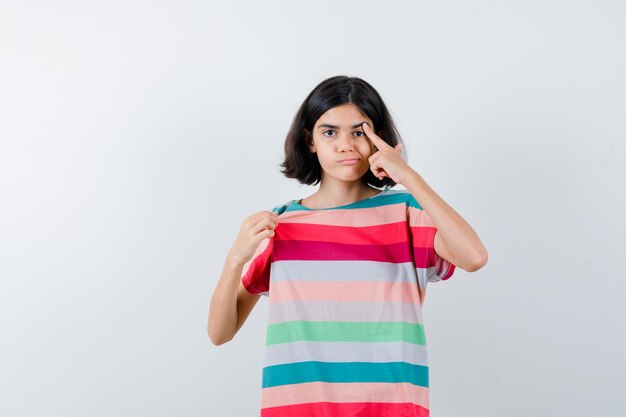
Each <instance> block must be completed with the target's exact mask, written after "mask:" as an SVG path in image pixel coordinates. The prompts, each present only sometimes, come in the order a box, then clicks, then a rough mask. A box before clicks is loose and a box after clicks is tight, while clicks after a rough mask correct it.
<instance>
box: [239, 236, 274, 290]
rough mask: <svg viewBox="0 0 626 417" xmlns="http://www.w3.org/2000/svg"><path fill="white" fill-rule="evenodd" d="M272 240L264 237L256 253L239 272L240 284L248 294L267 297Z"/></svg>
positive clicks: (272, 247)
mask: <svg viewBox="0 0 626 417" xmlns="http://www.w3.org/2000/svg"><path fill="white" fill-rule="evenodd" d="M273 249H274V238H273V237H266V238H265V239H263V240H262V241H261V243H259V246H258V247H257V249H256V252H255V253H254V255H253V256H252V259H250V260H249V261H248V262H246V263H245V264H244V266H243V270H242V271H241V283H242V284H243V286H244V288H245V289H246V291H248V292H249V293H250V294H261V295H264V296H266V297H267V296H269V290H270V266H271V263H272V262H271V260H272V259H271V258H272V252H273Z"/></svg>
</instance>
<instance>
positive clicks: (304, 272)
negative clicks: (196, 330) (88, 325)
mask: <svg viewBox="0 0 626 417" xmlns="http://www.w3.org/2000/svg"><path fill="white" fill-rule="evenodd" d="M402 150H403V143H402V140H401V138H400V135H399V134H398V132H397V130H396V128H395V126H394V123H393V121H392V118H391V116H390V114H389V112H388V110H387V107H386V106H385V104H384V103H383V101H382V99H381V97H380V95H379V94H378V93H377V92H376V90H374V88H373V87H372V86H371V85H369V84H368V83H367V82H365V81H363V80H361V79H359V78H356V77H345V76H337V77H332V78H329V79H327V80H325V81H323V82H322V83H320V84H319V85H318V86H317V87H315V89H314V90H313V91H312V92H311V93H310V94H309V96H308V97H307V98H306V99H305V100H304V103H302V106H301V107H300V109H299V111H298V113H297V114H296V116H295V118H294V121H293V124H292V126H291V129H290V131H289V133H288V135H287V139H286V141H285V160H284V162H283V164H282V167H283V168H284V169H283V171H282V172H283V173H284V174H285V175H286V176H287V177H289V178H295V179H297V180H298V181H299V182H301V183H303V184H309V185H316V184H318V183H319V189H318V190H317V191H316V192H315V193H313V194H312V195H310V196H308V197H306V198H304V199H301V200H298V201H296V200H290V201H288V202H286V203H284V204H280V205H278V206H276V207H274V208H273V209H272V211H271V212H269V211H259V212H257V213H255V214H252V215H251V216H249V217H247V218H246V219H245V221H244V222H243V224H242V226H241V230H240V231H239V234H238V235H237V237H236V239H235V242H234V243H233V245H232V247H231V248H230V251H229V252H228V256H227V258H226V262H225V265H224V269H223V272H222V275H221V277H220V279H219V282H218V284H217V286H216V288H215V292H214V294H213V297H212V299H211V306H210V311H209V323H208V333H209V337H210V339H211V341H212V342H213V343H214V344H216V345H221V344H223V343H225V342H228V341H230V340H231V339H232V338H233V337H234V336H235V334H236V333H237V331H239V329H240V328H241V326H242V325H243V323H244V322H245V320H246V318H247V317H248V315H249V314H250V311H251V310H252V308H253V307H254V306H255V304H256V303H257V301H258V300H259V298H260V296H261V295H264V296H267V297H268V300H269V316H268V317H269V323H268V326H267V333H266V343H265V345H266V346H265V349H266V350H265V364H264V367H263V375H262V403H261V416H262V417H278V416H281V417H283V416H297V417H312V416H323V417H337V416H339V417H341V416H357V415H358V416H376V417H382V416H394V417H397V416H413V417H415V416H420V417H424V416H428V415H429V403H428V361H427V354H426V340H425V337H424V327H423V322H422V304H423V302H424V295H425V290H426V284H427V283H428V282H436V281H440V280H446V279H448V278H450V276H452V274H453V272H454V270H455V267H457V266H458V267H460V268H462V269H463V270H465V271H469V272H473V271H476V270H478V269H480V268H481V267H483V266H484V265H485V263H486V262H487V251H486V249H485V248H484V246H483V245H482V243H481V241H480V239H479V237H478V236H477V235H476V233H475V232H474V230H473V229H472V227H471V226H470V225H469V224H468V223H467V222H466V221H465V220H464V219H463V218H462V217H461V216H460V215H459V214H457V213H456V211H454V209H452V207H450V206H449V205H448V204H447V203H446V202H445V201H444V200H443V199H442V198H441V197H440V196H439V195H437V194H436V193H435V191H433V190H432V189H431V188H430V187H429V186H428V184H427V183H426V182H425V181H424V179H423V178H422V177H421V176H420V174H419V173H418V172H417V171H415V170H414V169H413V168H411V167H410V166H409V165H407V163H406V162H405V157H404V156H403V153H402ZM396 184H401V185H402V186H404V187H405V188H406V189H407V190H406V191H405V190H393V189H391V187H393V186H395V185H396ZM381 188H382V190H381Z"/></svg>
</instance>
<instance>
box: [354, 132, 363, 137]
mask: <svg viewBox="0 0 626 417" xmlns="http://www.w3.org/2000/svg"><path fill="white" fill-rule="evenodd" d="M354 135H355V136H356V137H358V138H362V137H363V136H365V132H363V131H362V130H357V131H356V132H354Z"/></svg>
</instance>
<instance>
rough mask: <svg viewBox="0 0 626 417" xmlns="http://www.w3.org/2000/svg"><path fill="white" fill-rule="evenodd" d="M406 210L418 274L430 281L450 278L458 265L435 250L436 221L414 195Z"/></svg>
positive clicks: (409, 199)
mask: <svg viewBox="0 0 626 417" xmlns="http://www.w3.org/2000/svg"><path fill="white" fill-rule="evenodd" d="M409 195H410V194H409ZM406 210H407V221H408V224H409V234H410V237H411V245H412V247H413V260H414V262H415V267H416V268H417V270H418V275H419V276H421V278H422V279H423V280H425V281H428V282H438V281H442V280H447V279H449V278H450V277H451V276H452V274H454V270H455V269H456V266H455V265H454V264H453V263H451V262H449V261H448V260H446V259H445V258H442V257H441V256H439V255H438V254H437V252H435V234H436V233H437V228H436V227H435V225H434V223H433V222H432V220H431V219H430V217H429V216H428V214H427V213H426V211H425V210H424V209H423V208H422V207H421V206H420V205H419V203H418V202H417V200H415V198H414V197H413V196H412V195H410V197H409V198H408V200H407V205H406ZM424 284H425V282H424Z"/></svg>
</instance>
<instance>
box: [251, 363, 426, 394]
mask: <svg viewBox="0 0 626 417" xmlns="http://www.w3.org/2000/svg"><path fill="white" fill-rule="evenodd" d="M318 381H319V382H392V383H393V382H395V383H398V382H408V383H411V384H413V385H418V386H420V387H428V367H427V366H421V365H413V364H410V363H406V362H315V361H310V362H296V363H290V364H283V365H272V366H266V367H264V368H263V386H262V387H263V388H268V387H275V386H279V385H289V384H300V383H304V382H318Z"/></svg>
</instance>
